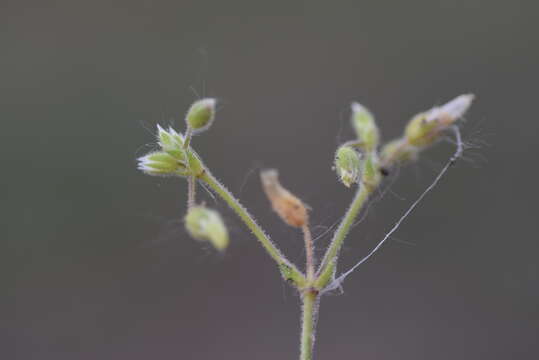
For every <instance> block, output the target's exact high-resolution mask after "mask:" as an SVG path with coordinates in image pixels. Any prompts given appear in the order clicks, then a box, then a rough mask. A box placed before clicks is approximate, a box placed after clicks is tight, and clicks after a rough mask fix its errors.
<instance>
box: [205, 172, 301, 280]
mask: <svg viewBox="0 0 539 360" xmlns="http://www.w3.org/2000/svg"><path fill="white" fill-rule="evenodd" d="M200 179H201V180H202V181H204V182H205V183H206V184H208V186H209V187H211V188H212V189H213V190H214V191H215V192H216V193H217V195H219V196H220V197H221V198H222V199H223V200H224V201H225V202H226V203H227V204H228V205H229V206H230V207H231V208H232V210H234V212H235V213H236V214H237V215H238V216H239V218H240V219H241V220H242V221H243V222H244V223H245V225H246V226H247V227H248V228H249V230H251V232H252V233H253V234H254V235H255V236H256V238H257V239H258V241H260V243H261V244H262V247H263V248H264V249H265V250H266V252H267V253H268V254H269V256H270V257H271V258H272V259H273V260H275V262H276V263H277V265H279V266H281V265H285V266H286V267H287V270H288V271H290V272H291V276H292V278H293V279H295V280H296V282H298V281H299V280H302V282H304V281H305V278H304V276H303V274H301V272H300V271H299V270H298V269H297V268H296V267H295V266H294V265H293V264H292V263H291V262H290V261H288V259H286V257H285V256H284V255H283V254H282V253H281V251H280V250H279V249H278V248H277V247H276V246H275V244H273V242H272V241H271V240H270V238H269V237H268V235H266V233H265V232H264V230H262V228H261V227H260V226H259V225H258V224H257V223H256V221H255V220H254V219H253V217H252V216H251V215H250V214H249V213H248V212H247V210H246V209H245V208H244V207H243V206H242V205H241V204H240V202H239V201H238V200H237V199H236V198H235V197H234V196H233V195H232V194H231V193H230V192H229V191H228V190H227V189H226V188H225V187H224V186H223V185H222V184H221V183H220V182H219V181H218V180H217V179H216V178H215V177H214V176H213V175H212V174H211V173H210V172H209V170H208V169H205V171H204V173H203V174H202V175H200ZM281 271H282V270H281ZM292 278H291V279H292ZM296 285H297V284H296Z"/></svg>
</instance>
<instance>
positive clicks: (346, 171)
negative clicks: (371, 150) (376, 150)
mask: <svg viewBox="0 0 539 360" xmlns="http://www.w3.org/2000/svg"><path fill="white" fill-rule="evenodd" d="M360 169H361V161H360V154H359V153H358V152H357V151H356V150H354V149H353V148H351V147H350V146H347V145H343V146H341V147H340V148H339V149H337V152H336V153H335V171H337V175H338V176H339V178H340V180H341V181H342V183H343V184H344V185H345V186H346V187H350V185H352V184H354V183H357V182H358V181H359V175H360V172H361V171H360Z"/></svg>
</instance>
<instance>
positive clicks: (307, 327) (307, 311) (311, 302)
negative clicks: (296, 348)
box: [299, 290, 318, 360]
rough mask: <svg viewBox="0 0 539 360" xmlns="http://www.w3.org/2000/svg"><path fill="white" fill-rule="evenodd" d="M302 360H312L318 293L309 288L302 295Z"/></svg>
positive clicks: (300, 357)
mask: <svg viewBox="0 0 539 360" xmlns="http://www.w3.org/2000/svg"><path fill="white" fill-rule="evenodd" d="M302 302H303V303H302V315H301V316H302V319H301V345H300V356H299V359H300V360H312V358H313V345H314V333H315V330H314V328H315V326H316V321H315V316H316V312H317V303H318V293H317V292H316V291H312V290H309V291H307V292H305V293H304V294H303V297H302Z"/></svg>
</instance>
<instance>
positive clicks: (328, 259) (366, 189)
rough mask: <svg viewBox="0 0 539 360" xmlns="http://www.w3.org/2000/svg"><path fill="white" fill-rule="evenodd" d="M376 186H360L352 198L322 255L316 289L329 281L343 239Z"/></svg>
mask: <svg viewBox="0 0 539 360" xmlns="http://www.w3.org/2000/svg"><path fill="white" fill-rule="evenodd" d="M376 186H377V184H376V185H375V186H373V185H371V186H366V185H364V184H362V185H361V186H360V187H359V189H358V191H357V192H356V196H355V197H354V200H352V204H350V207H349V208H348V210H347V211H346V214H345V215H344V218H343V220H342V222H341V224H340V225H339V228H338V229H337V231H336V232H335V235H334V236H333V240H332V241H331V244H330V245H329V248H328V249H327V251H326V254H325V255H324V260H322V264H321V265H320V268H319V270H318V278H317V280H316V287H317V288H318V289H323V288H324V287H325V286H326V285H327V283H328V282H329V281H330V279H331V276H332V275H333V271H334V270H335V266H336V263H337V258H338V256H339V252H340V250H341V247H342V244H343V242H344V239H345V238H346V235H348V233H349V232H350V229H351V228H352V225H353V224H354V221H355V219H356V217H357V215H358V214H359V212H360V210H361V209H362V208H363V206H364V205H365V203H366V202H367V199H368V198H369V195H370V194H371V193H372V191H373V190H374V189H375V188H376Z"/></svg>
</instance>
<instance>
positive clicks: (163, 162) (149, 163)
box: [137, 151, 185, 175]
mask: <svg viewBox="0 0 539 360" xmlns="http://www.w3.org/2000/svg"><path fill="white" fill-rule="evenodd" d="M137 161H138V169H139V170H141V171H143V172H145V173H146V174H148V175H175V174H178V172H180V171H183V170H184V169H185V164H184V163H182V162H181V161H179V160H178V159H177V158H175V157H174V156H172V155H170V154H169V153H167V152H164V151H156V152H152V153H149V154H147V155H145V156H142V157H140V158H138V159H137Z"/></svg>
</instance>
